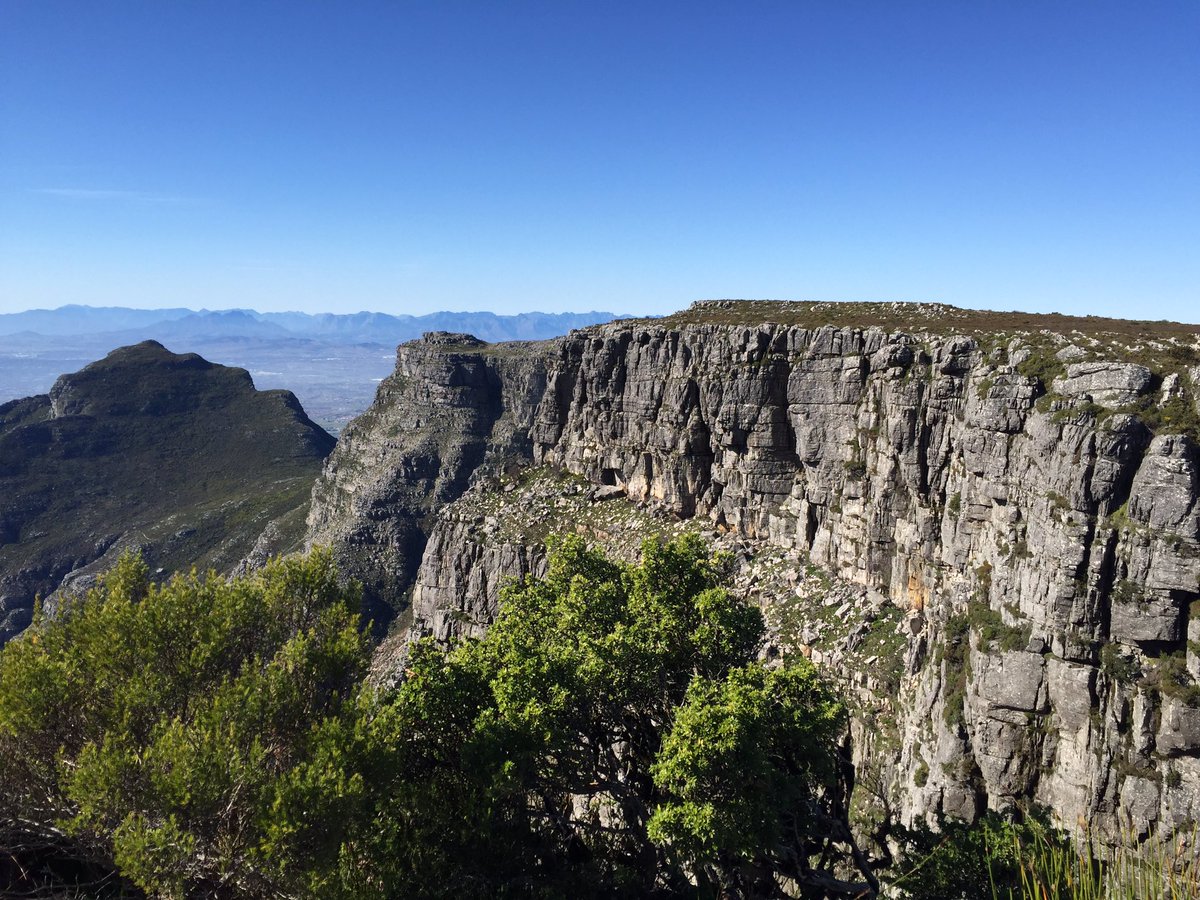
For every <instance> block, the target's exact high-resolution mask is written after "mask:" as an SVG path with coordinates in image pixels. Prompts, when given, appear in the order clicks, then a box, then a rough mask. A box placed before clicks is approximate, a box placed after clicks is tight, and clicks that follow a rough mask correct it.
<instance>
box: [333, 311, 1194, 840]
mask: <svg viewBox="0 0 1200 900" xmlns="http://www.w3.org/2000/svg"><path fill="white" fill-rule="evenodd" d="M730 309H731V307H729V306H728V305H725V306H722V305H719V304H718V305H713V306H711V307H708V308H705V307H701V308H700V309H698V310H694V311H693V314H691V315H690V316H688V317H685V318H684V319H681V320H678V321H670V320H668V321H665V322H658V323H655V322H633V323H629V322H627V323H618V324H613V325H608V326H600V327H595V328H590V329H587V330H584V331H580V332H575V333H572V334H571V335H570V336H568V337H566V338H563V339H561V340H559V341H556V342H550V343H547V344H541V345H536V346H531V347H528V348H522V347H521V346H519V345H500V346H498V347H490V346H478V345H468V343H467V342H466V341H465V340H464V339H462V338H447V337H443V336H434V337H432V338H427V339H426V340H425V341H422V342H415V343H413V344H409V345H405V346H403V347H401V348H400V351H399V358H398V366H397V374H396V376H393V380H392V381H391V382H390V383H385V385H384V386H383V387H381V389H380V395H379V398H378V399H377V402H376V406H375V407H374V408H373V409H372V410H371V411H370V412H369V413H368V414H367V416H364V417H363V419H361V420H359V422H357V423H356V424H355V426H354V428H353V429H352V432H353V434H354V440H355V442H356V443H354V444H347V445H346V446H344V447H339V449H338V451H337V453H335V454H334V456H333V457H332V458H331V461H330V464H329V467H328V468H327V471H326V475H325V477H324V479H323V480H322V482H321V484H320V485H319V486H318V489H317V491H316V493H315V494H314V498H315V503H314V510H313V518H312V520H311V521H312V523H314V526H315V527H314V528H313V529H312V532H311V534H312V537H313V538H314V539H316V540H321V539H326V540H330V539H331V540H333V541H334V543H335V546H338V547H339V548H340V551H339V552H343V553H344V554H346V556H347V557H348V558H349V557H352V556H356V555H360V554H361V556H360V560H362V562H356V563H354V565H361V566H362V568H361V569H359V570H358V571H360V572H362V573H363V574H364V576H365V578H366V579H367V580H368V582H370V583H371V584H373V585H374V586H375V587H376V589H377V590H379V591H380V592H381V594H384V593H387V592H389V591H390V592H391V594H392V596H396V595H398V594H399V592H401V591H408V590H409V589H410V588H411V586H412V585H413V584H414V583H415V585H416V589H415V592H414V593H413V594H412V601H413V607H414V609H415V622H414V626H413V633H428V634H433V635H435V636H436V637H438V638H441V639H447V638H450V637H453V636H454V635H456V634H462V633H470V631H471V630H472V629H477V628H482V627H486V624H487V622H488V620H489V617H490V616H491V615H493V614H494V612H495V604H496V585H497V584H499V583H500V582H501V581H502V580H503V578H504V577H505V576H508V575H520V574H523V573H525V572H529V571H535V570H536V568H537V566H538V565H539V564H540V562H539V561H540V559H541V553H542V552H543V551H542V544H541V539H540V537H539V536H538V535H537V534H525V535H522V536H514V535H511V534H509V535H507V536H505V535H504V534H503V532H504V528H503V525H502V523H503V522H504V521H506V520H507V519H508V518H509V517H510V516H512V515H514V510H516V509H518V508H520V504H511V503H510V504H505V502H504V500H503V498H504V497H505V493H504V491H505V487H504V485H503V479H502V478H501V480H500V481H497V480H496V479H497V478H498V477H500V475H502V474H503V473H504V472H505V471H509V472H511V471H512V469H513V468H514V466H520V465H522V464H524V465H531V466H540V467H544V469H545V470H546V471H548V472H554V473H559V474H560V475H561V477H564V478H568V477H574V478H575V479H579V482H578V484H580V485H585V486H586V487H581V491H582V492H583V495H584V496H586V497H587V498H588V499H589V505H603V503H605V502H608V503H618V504H624V505H625V506H627V507H631V508H633V509H637V510H640V511H642V512H645V513H647V514H653V516H654V517H656V518H657V519H658V520H660V521H676V522H689V523H695V524H696V526H697V527H702V528H703V529H704V530H705V531H706V532H709V533H711V534H712V535H713V539H714V540H719V541H727V540H736V541H737V542H738V552H739V553H740V554H741V556H742V559H743V574H744V577H747V578H750V577H751V576H750V575H749V574H746V573H750V572H751V571H753V570H754V567H755V566H756V565H759V563H758V562H756V560H764V559H774V560H776V561H777V563H778V564H774V563H773V564H772V565H773V569H772V572H773V574H771V577H769V578H768V577H765V576H764V575H763V573H762V572H759V574H758V575H754V576H753V578H754V579H755V582H754V584H749V583H748V584H747V586H746V589H747V590H753V591H754V592H755V593H756V596H759V597H760V598H761V600H762V602H763V603H764V605H765V606H766V607H767V608H768V617H769V618H770V619H772V621H774V622H775V625H774V626H773V627H774V628H775V632H776V635H777V639H778V642H779V644H780V647H781V649H782V650H783V651H784V652H789V651H790V652H803V653H807V654H810V655H812V656H813V657H814V658H815V659H818V660H819V661H820V662H821V664H822V665H824V666H825V667H826V668H827V670H829V671H831V672H832V673H834V674H835V675H838V676H839V677H842V678H843V679H844V680H845V681H846V683H847V684H848V685H850V686H852V688H853V689H854V695H855V696H856V697H857V698H858V705H859V709H860V712H861V715H860V717H859V720H858V724H857V725H856V736H857V737H858V739H859V740H858V747H859V762H860V765H861V768H862V769H863V776H864V777H865V776H867V775H868V774H869V776H870V778H871V779H873V780H874V782H875V783H877V784H878V786H879V793H880V795H881V796H882V797H884V798H886V800H887V802H888V803H889V804H890V805H891V806H892V808H893V809H894V810H898V811H899V813H900V814H901V816H902V817H903V818H905V819H907V820H913V819H916V818H920V817H926V816H932V815H935V814H937V813H940V812H945V813H949V814H953V815H958V816H964V817H968V818H969V817H971V816H973V815H975V814H976V813H977V812H978V811H979V810H980V809H982V808H984V807H986V806H992V807H1003V806H1006V805H1009V804H1011V803H1014V802H1018V801H1024V800H1033V801H1036V802H1039V803H1045V804H1046V805H1048V806H1050V807H1051V808H1052V809H1054V810H1055V811H1056V813H1057V814H1058V815H1059V817H1060V818H1061V819H1062V820H1063V821H1064V822H1066V823H1068V824H1074V823H1075V822H1076V821H1077V820H1078V819H1079V818H1080V817H1083V818H1084V819H1085V820H1087V821H1091V822H1094V823H1097V824H1098V825H1099V826H1101V827H1107V828H1109V829H1110V830H1111V831H1112V832H1113V833H1114V834H1116V833H1118V832H1120V831H1121V830H1122V829H1126V830H1127V829H1129V828H1134V829H1140V830H1149V829H1151V828H1156V827H1164V826H1166V827H1174V826H1175V825H1176V824H1178V823H1179V822H1183V821H1187V820H1189V819H1194V816H1193V812H1194V811H1195V809H1194V808H1195V807H1196V805H1197V804H1198V803H1200V744H1198V743H1196V742H1195V741H1194V740H1193V736H1190V735H1191V731H1190V730H1189V729H1190V728H1191V721H1192V716H1193V713H1194V712H1195V710H1194V708H1193V706H1191V705H1190V704H1191V703H1193V702H1196V699H1197V698H1196V694H1197V693H1200V690H1193V688H1194V687H1195V685H1193V684H1192V683H1191V678H1192V674H1191V673H1194V672H1195V671H1197V670H1198V669H1200V665H1198V664H1197V663H1196V661H1195V659H1194V657H1192V656H1189V647H1188V644H1187V634H1188V631H1189V629H1190V628H1192V629H1193V630H1194V627H1193V626H1191V625H1190V624H1189V616H1190V609H1191V606H1192V604H1193V603H1194V602H1195V601H1197V600H1200V563H1198V560H1200V518H1198V515H1200V511H1198V509H1197V502H1198V499H1200V483H1198V480H1197V479H1198V477H1200V476H1198V472H1197V467H1198V466H1200V450H1198V448H1197V445H1196V443H1195V441H1194V440H1193V438H1192V437H1189V436H1185V435H1183V434H1180V433H1172V431H1171V428H1170V423H1166V424H1164V422H1163V421H1161V420H1155V419H1154V418H1153V416H1151V415H1149V414H1147V413H1146V411H1147V410H1152V409H1153V405H1154V404H1153V402H1148V401H1153V400H1154V399H1155V396H1156V395H1155V394H1154V391H1160V392H1161V391H1167V390H1170V391H1173V392H1175V393H1174V394H1173V395H1172V396H1171V397H1167V396H1166V395H1165V394H1162V393H1160V395H1158V399H1160V400H1161V401H1163V402H1164V403H1165V402H1167V401H1170V402H1171V403H1174V404H1175V407H1173V408H1174V409H1183V407H1185V406H1186V409H1184V412H1185V413H1186V411H1187V409H1190V410H1192V413H1194V412H1195V406H1194V404H1195V394H1194V393H1192V388H1191V381H1190V377H1189V375H1188V373H1187V371H1186V369H1185V368H1178V367H1177V371H1166V370H1164V369H1162V367H1158V368H1155V367H1154V366H1152V365H1150V364H1146V365H1143V364H1142V363H1140V362H1130V361H1128V360H1124V359H1111V360H1105V359H1093V358H1091V357H1093V356H1094V355H1095V354H1096V353H1097V352H1098V351H1097V350H1096V346H1098V344H1097V340H1096V339H1092V338H1088V339H1086V340H1085V339H1083V338H1081V337H1080V336H1079V335H1078V334H1074V333H1072V334H1070V335H1060V334H1057V333H1055V332H1053V331H1050V330H1042V329H1033V330H1030V329H1025V330H1020V329H1018V330H1010V331H1009V332H1006V333H1002V332H997V331H992V332H986V331H984V332H980V331H978V330H977V331H976V333H974V334H955V333H953V331H952V330H951V329H950V328H944V327H938V324H937V322H936V321H932V322H926V323H925V325H926V327H924V328H918V329H913V330H912V331H911V332H909V331H905V330H899V329H895V328H892V329H888V330H885V329H883V328H878V327H850V326H845V325H825V326H820V325H817V324H813V323H810V322H797V323H792V324H789V323H788V321H787V316H788V314H789V311H788V309H787V308H784V307H780V308H779V309H777V310H773V311H772V312H773V313H774V312H777V313H778V314H779V318H778V320H777V321H774V320H773V321H768V320H765V319H764V320H762V321H755V320H751V321H738V320H736V316H734V313H737V312H738V310H737V309H736V308H735V309H733V312H730ZM935 315H936V316H937V317H941V319H945V320H947V321H950V324H951V325H952V326H953V325H954V324H955V323H954V321H952V320H954V319H955V316H951V315H949V314H946V313H944V312H943V311H942V309H941V308H939V309H938V310H936V311H935ZM731 317H732V318H734V321H729V320H730V318H731ZM1195 341H1196V336H1195V335H1193V336H1192V339H1191V342H1192V344H1194V343H1195ZM1146 346H1147V345H1146V343H1145V342H1143V343H1141V344H1139V347H1141V348H1142V349H1143V350H1144V349H1145V347H1146ZM1157 346H1159V347H1166V348H1167V349H1169V350H1170V351H1171V352H1170V353H1169V354H1167V358H1170V359H1183V360H1184V361H1185V362H1186V361H1187V359H1188V358H1189V357H1188V354H1189V353H1192V354H1194V350H1191V349H1189V347H1190V345H1188V344H1187V343H1186V342H1182V341H1181V340H1180V338H1179V336H1178V335H1171V336H1169V337H1167V338H1164V339H1163V341H1162V342H1160V343H1159V344H1158V345H1157ZM1071 348H1074V349H1073V351H1072V352H1068V353H1064V352H1063V351H1064V350H1068V349H1071ZM1104 349H1105V352H1108V350H1109V349H1111V347H1110V345H1104ZM1064 358H1065V359H1069V360H1071V362H1070V363H1068V364H1066V366H1065V370H1064V364H1063V362H1062V360H1063V359H1064ZM1171 376H1175V377H1174V378H1172V377H1171ZM1160 380H1161V381H1160ZM1157 384H1161V385H1162V387H1161V388H1156V387H1155V385H1157ZM435 409H437V410H440V411H441V415H440V421H441V422H442V423H443V428H442V429H441V430H440V431H439V432H438V437H437V438H436V439H434V437H433V436H432V435H430V434H426V433H422V428H423V427H425V426H423V425H422V423H427V422H428V421H429V418H430V416H432V415H434V413H435ZM1179 414H1180V415H1182V414H1183V413H1179ZM1188 415H1191V413H1188ZM1155 429H1157V434H1156V433H1155ZM351 469H353V471H352V472H351V471H350V470H351ZM514 491H515V489H514ZM510 493H511V492H510ZM567 496H568V495H563V496H562V497H553V498H550V499H547V500H545V501H544V502H545V504H546V505H547V508H548V509H557V508H559V507H557V506H555V504H557V503H558V502H559V500H561V499H565V498H566V497H567ZM602 497H609V498H612V497H615V498H616V499H615V500H613V499H610V500H607V501H603V500H602V499H601V498H602ZM497 498H499V500H497ZM493 502H498V503H499V504H500V505H499V506H498V507H497V508H496V510H495V511H494V512H492V513H481V512H479V510H480V509H481V508H483V507H486V506H487V504H488V503H493ZM539 502H541V501H539ZM489 517H490V518H491V519H492V520H493V522H492V523H491V524H489ZM543 518H545V519H546V520H547V521H551V520H554V519H555V517H554V516H551V515H549V513H547V515H546V516H544V517H543ZM638 527H640V526H638ZM398 529H399V530H402V531H403V532H404V534H405V535H407V540H408V543H407V544H404V545H403V547H401V546H400V544H399V543H397V542H396V540H395V536H396V535H397V534H398V533H399V532H398ZM601 540H605V539H604V538H601ZM605 542H607V541H605ZM422 554H423V561H421V559H420V557H421V555H422ZM780 560H781V561H780ZM809 567H815V569H816V570H821V571H823V572H826V573H829V575H831V576H832V581H830V580H826V581H825V585H826V586H825V587H824V588H823V592H822V593H821V594H820V595H818V594H817V593H814V592H812V591H808V590H807V589H805V590H801V588H800V587H798V585H803V584H807V583H808V582H810V581H812V577H810V575H809ZM839 585H840V587H839ZM831 591H832V592H833V593H832V595H830V592H831ZM838 592H841V593H838ZM828 596H832V597H833V599H834V600H835V602H834V604H833V605H832V606H827V605H826V599H827V597H828ZM838 598H841V599H838ZM1122 810H1125V811H1126V812H1124V813H1123V812H1122Z"/></svg>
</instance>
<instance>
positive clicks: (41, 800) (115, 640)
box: [0, 553, 368, 896]
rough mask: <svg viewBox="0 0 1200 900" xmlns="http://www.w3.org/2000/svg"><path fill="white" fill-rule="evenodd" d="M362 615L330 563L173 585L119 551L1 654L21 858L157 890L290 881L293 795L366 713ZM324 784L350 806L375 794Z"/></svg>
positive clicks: (0, 772)
mask: <svg viewBox="0 0 1200 900" xmlns="http://www.w3.org/2000/svg"><path fill="white" fill-rule="evenodd" d="M357 608H358V602H357V598H356V596H355V595H354V594H353V592H347V591H345V590H343V589H341V588H340V587H339V586H338V583H337V579H336V573H335V571H334V568H333V564H332V561H331V557H330V556H329V555H328V554H325V553H317V554H314V555H313V556H311V557H308V558H307V559H303V560H288V561H280V562H274V563H272V564H270V565H269V566H267V568H266V569H265V570H264V571H263V572H262V573H261V574H259V575H257V576H255V577H252V578H241V579H235V580H232V581H228V582H227V581H225V580H223V579H221V578H218V577H215V576H213V575H210V576H209V577H208V578H201V577H199V576H197V575H196V574H195V573H192V574H191V575H187V576H178V577H176V578H174V579H172V580H171V581H170V582H168V583H167V584H165V585H162V586H157V585H153V584H151V583H150V582H149V579H148V573H147V569H146V566H145V564H144V563H143V562H142V561H141V560H140V559H138V558H137V557H134V556H126V557H123V558H122V559H121V560H120V562H119V563H118V564H117V566H116V567H115V568H114V569H113V570H112V571H111V572H109V573H108V575H107V576H105V577H104V579H103V580H102V582H101V584H100V585H99V586H98V587H97V588H95V589H93V590H92V591H90V592H89V593H88V594H87V595H86V596H85V597H83V598H81V599H78V600H75V601H73V602H71V603H70V604H69V605H68V606H67V608H66V609H65V611H64V612H63V613H62V615H61V616H59V617H56V618H55V619H53V620H45V619H42V620H39V621H37V622H36V623H35V624H34V625H33V627H32V628H31V629H30V630H29V631H28V633H27V634H26V635H25V636H24V637H23V638H21V639H19V640H17V641H14V642H12V643H11V644H9V645H8V646H7V647H5V648H4V650H3V653H2V654H0V759H2V760H3V762H2V763H0V766H2V768H0V794H2V798H0V828H2V829H3V830H4V833H5V840H6V841H7V843H8V844H9V846H14V847H19V848H40V849H41V851H42V852H59V853H64V854H69V855H72V856H74V857H75V858H77V859H79V858H82V859H90V860H93V861H96V862H97V863H103V862H104V861H106V860H108V861H113V862H115V863H116V865H117V866H118V867H119V868H120V869H121V871H122V872H123V873H124V874H125V875H127V876H128V877H129V878H131V879H132V880H133V881H134V882H136V883H137V884H138V885H140V886H141V887H142V888H144V889H146V890H147V891H150V892H152V893H155V894H161V895H163V896H183V895H185V893H191V894H194V893H196V892H198V891H199V892H202V893H203V892H208V893H210V894H212V895H219V894H222V893H225V894H229V893H234V894H235V893H239V892H240V893H247V894H261V895H268V894H270V893H272V892H274V891H277V890H280V889H282V888H283V887H284V886H285V885H287V884H288V883H290V882H294V881H296V874H295V872H296V869H297V868H299V869H304V868H306V867H310V866H311V865H312V862H313V860H312V858H311V857H310V856H309V855H308V854H309V852H310V851H311V850H312V849H313V848H312V847H310V846H306V844H305V838H306V837H308V836H309V835H308V833H307V831H306V829H305V828H304V827H300V826H297V825H296V824H295V823H294V822H292V821H291V820H290V819H289V817H288V815H286V813H287V811H288V801H289V797H290V796H291V795H292V794H293V793H294V792H296V791H297V790H299V789H300V788H301V787H302V785H303V782H304V780H305V778H306V777H307V778H310V779H311V778H312V777H314V776H313V773H314V772H315V771H320V762H321V761H322V758H323V755H327V754H328V753H329V752H330V748H329V746H328V744H329V735H330V734H331V733H336V732H338V731H339V729H341V728H344V727H346V724H345V720H346V719H347V718H348V717H353V715H354V714H355V712H356V709H357V706H356V702H355V699H354V698H355V684H356V683H357V682H358V681H359V679H360V676H361V675H362V673H363V671H364V668H365V665H366V662H367V658H368V647H367V645H366V643H365V642H364V640H363V638H362V636H361V635H360V634H359V630H358V628H357V619H358V615H357ZM334 770H336V767H335V768H334ZM322 788H323V792H322V794H323V796H322V799H323V802H325V803H326V804H327V805H328V804H334V801H335V800H336V801H337V803H339V804H342V805H344V804H345V803H346V802H348V800H349V799H351V798H353V796H354V795H355V793H356V792H361V791H362V789H363V786H362V784H361V783H360V781H359V780H356V779H355V778H354V777H353V776H352V775H350V776H348V777H346V778H345V779H341V780H339V779H336V778H335V779H334V783H329V784H323V785H322ZM334 805H336V804H334ZM281 813H282V814H281Z"/></svg>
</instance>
